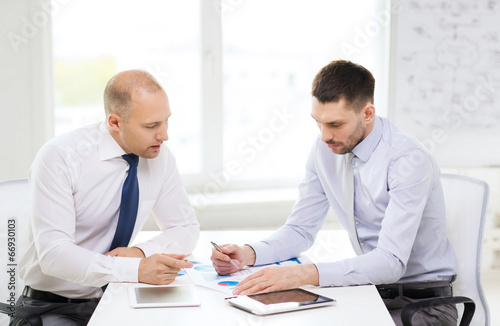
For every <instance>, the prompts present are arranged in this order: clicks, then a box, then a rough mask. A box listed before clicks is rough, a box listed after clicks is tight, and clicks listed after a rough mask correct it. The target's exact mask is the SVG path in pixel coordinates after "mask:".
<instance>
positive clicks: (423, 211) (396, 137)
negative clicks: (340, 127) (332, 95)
mask: <svg viewBox="0 0 500 326" xmlns="http://www.w3.org/2000/svg"><path fill="white" fill-rule="evenodd" d="M353 153H354V155H355V156H354V158H353V160H352V164H354V217H355V225H356V230H357V233H358V236H359V240H360V243H361V246H362V249H363V252H364V254H363V255H360V256H357V257H355V258H351V259H346V260H342V261H336V262H326V263H317V264H316V267H317V269H318V272H319V284H320V285H321V286H347V285H357V284H389V283H395V282H401V283H405V282H420V281H422V282H425V281H442V280H452V279H454V277H455V275H456V258H455V254H454V251H453V249H452V247H451V245H450V243H449V242H448V239H447V237H446V218H445V205H444V198H443V191H442V187H441V182H440V179H439V177H440V171H439V168H438V166H437V164H436V162H435V160H434V159H433V158H432V156H431V155H430V153H428V151H427V150H426V149H425V148H424V147H423V146H421V145H420V144H419V143H418V142H417V141H416V140H415V139H413V138H411V137H410V136H408V135H407V134H405V133H403V132H401V131H400V130H399V129H397V128H396V127H395V126H394V125H393V124H391V123H390V122H389V120H387V119H385V118H381V117H376V118H375V123H374V127H373V130H372V131H371V133H370V134H369V135H368V136H367V137H366V138H365V139H364V140H363V141H362V142H361V143H359V144H358V145H357V146H356V147H355V148H354V149H353ZM342 164H343V160H342V155H338V154H334V153H332V152H331V151H330V149H329V148H328V146H327V145H326V144H325V143H324V142H322V141H321V140H320V139H319V138H318V139H317V140H316V141H315V143H314V144H313V147H312V150H311V152H310V155H309V158H308V161H307V164H306V173H305V179H304V180H303V181H302V183H301V184H300V186H299V198H298V200H297V202H296V203H295V205H294V207H293V210H292V213H291V215H290V216H289V217H288V220H287V223H286V224H285V225H284V226H283V227H281V228H280V229H278V230H277V231H276V232H275V233H273V235H272V236H270V237H269V238H267V239H265V240H264V241H261V242H257V243H251V244H250V245H251V246H252V247H253V249H254V250H255V252H256V255H257V256H256V262H255V264H256V265H260V264H266V263H270V262H274V261H281V260H286V259H290V258H292V257H296V256H298V255H299V254H300V253H301V252H302V251H304V250H306V249H308V248H309V247H310V246H311V245H312V244H313V242H314V240H315V237H316V234H317V232H318V231H319V230H320V229H321V226H322V224H323V221H324V219H325V216H326V214H327V211H328V208H329V207H331V208H332V209H333V211H334V213H335V215H336V216H337V217H338V218H339V220H340V222H341V224H342V226H343V227H344V228H345V229H348V223H347V217H346V210H345V204H344V203H345V202H346V199H345V194H344V191H343V182H342V181H343V171H344V170H343V166H342Z"/></svg>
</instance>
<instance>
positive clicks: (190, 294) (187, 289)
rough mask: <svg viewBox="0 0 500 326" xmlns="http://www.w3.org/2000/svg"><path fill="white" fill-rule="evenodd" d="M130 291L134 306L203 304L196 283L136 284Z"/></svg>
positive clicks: (130, 300)
mask: <svg viewBox="0 0 500 326" xmlns="http://www.w3.org/2000/svg"><path fill="white" fill-rule="evenodd" d="M128 290H129V292H128V297H129V302H130V306H131V307H133V308H151V307H191V306H199V305H200V304H201V302H200V298H199V296H198V292H197V291H196V287H195V286H194V285H160V286H134V287H130V288H129V289H128Z"/></svg>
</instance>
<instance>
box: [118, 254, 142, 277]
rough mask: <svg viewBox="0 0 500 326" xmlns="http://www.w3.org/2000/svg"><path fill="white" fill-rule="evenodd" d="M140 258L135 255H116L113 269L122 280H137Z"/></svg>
mask: <svg viewBox="0 0 500 326" xmlns="http://www.w3.org/2000/svg"><path fill="white" fill-rule="evenodd" d="M141 259H142V258H136V257H116V258H115V262H114V267H115V268H114V271H115V273H116V274H117V275H119V277H118V279H119V280H122V282H133V283H137V282H139V264H140V263H141Z"/></svg>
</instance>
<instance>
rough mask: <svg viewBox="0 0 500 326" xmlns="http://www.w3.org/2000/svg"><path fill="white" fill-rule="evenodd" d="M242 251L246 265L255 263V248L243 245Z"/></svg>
mask: <svg viewBox="0 0 500 326" xmlns="http://www.w3.org/2000/svg"><path fill="white" fill-rule="evenodd" d="M243 252H244V257H245V261H244V264H245V265H247V266H253V265H255V259H256V257H257V255H256V254H255V250H253V248H252V247H251V246H249V245H244V246H243Z"/></svg>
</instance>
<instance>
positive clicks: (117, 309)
mask: <svg viewBox="0 0 500 326" xmlns="http://www.w3.org/2000/svg"><path fill="white" fill-rule="evenodd" d="M268 233H269V232H268V231H234V232H233V231H204V232H202V233H201V235H200V240H199V242H198V246H197V248H196V250H195V251H194V253H193V256H194V258H195V259H198V260H199V259H202V260H207V259H209V257H210V254H211V250H212V249H211V248H212V247H211V245H210V240H213V241H215V242H217V243H219V244H224V243H237V244H244V243H246V242H251V241H254V240H258V239H261V238H262V237H264V236H265V235H266V234H268ZM152 235H154V233H153V232H143V233H141V234H140V236H139V238H138V239H137V242H139V241H142V240H143V239H147V238H149V237H151V236H152ZM306 254H307V256H308V257H309V258H311V259H312V260H313V261H326V260H334V259H343V258H347V257H350V256H352V255H354V253H353V251H352V248H351V247H350V245H349V240H348V237H347V234H346V233H345V232H343V231H321V232H320V234H319V235H318V239H317V240H316V243H315V245H314V246H313V247H312V248H311V249H310V250H308V251H307V252H306ZM190 282H191V281H190V280H189V279H188V278H184V279H183V280H176V281H174V283H173V284H186V283H190ZM130 286H136V284H134V283H112V284H110V285H109V286H108V288H107V290H106V292H105V294H104V296H103V297H102V299H101V301H100V303H99V305H98V306H97V309H96V311H95V312H94V315H93V316H92V318H91V320H90V322H89V324H88V325H90V326H101V325H167V324H168V325H218V326H219V325H228V326H239V325H252V326H257V325H326V324H328V325H384V326H386V325H394V323H393V321H392V319H391V317H390V315H389V312H388V311H387V309H386V308H385V306H384V303H383V302H382V299H381V298H380V296H379V294H378V292H377V290H376V288H375V287H374V286H372V285H367V286H353V287H336V288H319V287H313V286H307V287H305V288H306V289H307V290H309V291H312V292H315V293H318V294H322V295H326V296H328V297H331V298H334V299H336V300H337V305H335V306H331V307H321V308H315V309H309V310H303V311H296V312H289V313H283V314H277V315H269V316H255V315H252V314H250V313H247V312H245V311H242V310H239V309H237V308H234V307H231V306H229V305H227V304H226V303H225V302H224V300H223V299H224V298H225V297H227V296H228V295H227V294H225V293H223V292H218V291H215V290H211V289H208V288H204V287H201V286H198V287H197V289H198V293H199V295H200V298H201V302H202V303H201V306H199V307H182V308H142V309H133V308H130V306H129V303H128V287H130Z"/></svg>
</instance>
